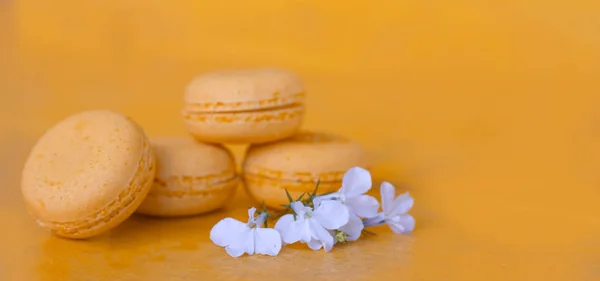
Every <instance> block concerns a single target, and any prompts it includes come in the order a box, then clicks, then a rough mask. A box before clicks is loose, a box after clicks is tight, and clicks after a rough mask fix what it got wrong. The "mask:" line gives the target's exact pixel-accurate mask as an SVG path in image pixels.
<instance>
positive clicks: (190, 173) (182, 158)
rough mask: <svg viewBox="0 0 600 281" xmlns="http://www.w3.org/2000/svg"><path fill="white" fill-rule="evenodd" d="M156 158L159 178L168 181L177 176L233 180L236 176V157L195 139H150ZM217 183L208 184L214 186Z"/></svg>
mask: <svg viewBox="0 0 600 281" xmlns="http://www.w3.org/2000/svg"><path fill="white" fill-rule="evenodd" d="M150 143H151V144H152V149H153V150H154V154H155V155H156V161H157V166H158V168H157V171H156V179H157V180H161V181H166V180H168V179H170V178H171V177H173V176H176V177H182V178H183V179H184V180H186V181H187V180H189V178H204V179H207V180H208V179H211V177H212V179H213V180H214V181H215V182H222V181H226V180H230V179H231V178H233V177H235V175H236V173H237V172H236V167H235V160H234V157H233V154H232V153H231V152H230V151H229V150H228V149H227V148H225V147H224V146H223V145H220V144H209V143H201V142H198V141H196V140H195V139H193V138H191V137H153V138H151V139H150ZM215 182H207V184H212V183H215Z"/></svg>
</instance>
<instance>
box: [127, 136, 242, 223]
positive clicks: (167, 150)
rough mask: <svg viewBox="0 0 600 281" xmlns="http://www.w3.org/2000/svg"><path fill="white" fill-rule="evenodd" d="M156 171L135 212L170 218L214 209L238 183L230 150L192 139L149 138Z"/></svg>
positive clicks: (232, 193) (232, 192)
mask: <svg viewBox="0 0 600 281" xmlns="http://www.w3.org/2000/svg"><path fill="white" fill-rule="evenodd" d="M150 142H151V143H152V147H153V149H154V152H155V154H156V163H157V164H156V165H157V172H156V178H155V179H154V185H153V187H152V189H151V190H150V193H149V194H148V196H147V197H146V199H145V201H144V202H143V203H142V205H140V207H139V208H138V210H137V213H140V214H145V215H152V216H162V217H172V216H185V215H195V214H201V213H205V212H209V211H212V210H215V209H218V208H220V207H222V206H223V205H225V204H226V203H227V202H228V201H229V200H230V199H231V198H232V197H233V195H234V194H235V190H236V188H237V186H238V184H239V182H240V181H239V177H238V175H237V171H236V166H235V160H234V158H233V155H232V154H231V152H230V151H229V150H228V149H227V148H225V147H223V146H222V145H217V144H206V143H201V142H197V141H196V140H194V139H192V138H178V137H165V138H152V139H151V140H150Z"/></svg>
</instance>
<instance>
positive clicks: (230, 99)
mask: <svg viewBox="0 0 600 281" xmlns="http://www.w3.org/2000/svg"><path fill="white" fill-rule="evenodd" d="M304 92H305V91H304V85H303V83H302V81H301V79H300V78H299V77H298V75H296V74H295V73H293V72H291V71H288V70H284V69H277V68H259V69H230V70H222V71H214V72H210V73H205V74H202V75H199V76H197V77H195V78H194V79H193V80H192V81H191V82H190V83H189V84H188V85H187V86H186V89H185V96H184V101H185V103H186V107H185V111H186V112H231V111H251V110H257V109H266V108H275V107H281V106H285V105H290V104H299V103H300V104H301V103H303V101H304Z"/></svg>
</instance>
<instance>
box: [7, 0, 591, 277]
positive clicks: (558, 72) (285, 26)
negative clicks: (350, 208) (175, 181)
mask: <svg viewBox="0 0 600 281" xmlns="http://www.w3.org/2000/svg"><path fill="white" fill-rule="evenodd" d="M599 3H600V2H598V1H592V0H589V1H583V0H581V1H566V0H563V1H537V0H535V1H475V0H456V1H444V0H431V1H408V0H398V1H277V0H264V1H233V0H232V1H201V0H185V1H184V0H182V1H156V0H148V1H138V0H128V1H65V0H59V1H41V0H40V1H32V0H29V1H9V0H0V95H1V100H0V129H1V131H0V132H1V139H0V146H1V150H0V151H1V154H0V155H1V159H0V164H1V165H0V169H1V170H0V175H1V177H2V178H1V182H2V183H3V185H2V186H0V203H1V204H0V218H1V219H2V221H3V223H4V224H5V228H4V230H3V231H4V232H3V233H2V234H1V236H0V238H2V239H1V240H0V249H2V250H0V280H79V279H82V278H83V279H88V280H102V279H105V278H113V280H114V278H116V279H119V278H122V279H123V280H131V278H132V279H135V278H136V277H137V278H139V279H140V280H152V279H153V278H156V279H157V280H161V279H162V280H165V279H168V280H178V279H177V278H181V279H182V280H183V279H184V278H189V277H193V276H202V277H205V278H207V276H212V277H214V278H218V279H219V280H221V278H222V279H232V280H233V279H235V280H252V279H253V277H260V278H262V280H269V278H272V277H273V275H269V274H274V275H281V276H283V277H281V279H280V280H295V279H297V278H299V277H300V276H311V277H312V276H315V277H317V278H327V280H342V279H345V278H348V277H353V278H355V279H353V280H363V279H370V278H372V279H373V280H375V278H379V279H381V280H387V279H390V280H392V279H393V278H404V279H403V280H507V279H510V280H598V279H600V219H599V215H600V204H598V202H600V173H599V172H600V4H599ZM255 66H278V67H284V68H289V69H292V70H294V71H296V72H298V73H299V74H300V75H302V77H304V79H305V81H306V85H307V88H308V95H309V101H308V110H309V112H308V116H307V118H306V122H305V127H306V128H310V129H317V130H327V131H331V132H335V133H340V134H344V135H347V136H349V137H352V138H355V139H358V140H359V141H361V142H363V143H364V144H365V146H366V147H367V149H368V150H369V152H370V153H371V154H372V155H373V157H374V159H375V160H376V161H378V166H377V167H376V169H375V170H374V173H375V176H376V178H377V179H378V180H381V179H386V180H390V181H392V182H394V183H396V184H397V185H398V186H399V191H404V190H410V191H411V192H412V193H413V195H414V196H415V198H416V207H415V209H414V212H413V215H414V216H415V217H416V218H417V229H416V230H415V233H413V234H412V235H408V236H394V235H392V234H391V233H389V231H386V230H385V229H378V232H380V233H381V234H380V235H379V236H378V237H375V238H367V239H365V240H363V241H360V242H357V243H356V244H354V245H347V246H345V247H341V248H339V249H338V250H336V251H334V252H333V253H330V254H328V255H325V254H323V253H321V252H318V253H313V252H310V251H306V250H303V248H302V247H300V248H299V249H294V250H291V249H284V251H282V255H281V256H280V257H278V258H276V259H266V258H260V257H253V258H251V259H243V260H232V259H229V258H228V257H226V256H225V253H224V251H222V250H221V249H218V248H217V249H215V248H216V247H213V245H211V244H210V243H209V242H208V239H207V237H206V236H207V234H208V229H209V227H210V226H211V225H212V224H214V223H215V222H216V221H217V220H218V219H219V218H221V217H223V216H225V215H234V216H239V217H238V218H240V219H243V214H244V208H246V206H247V205H248V204H251V203H249V202H247V201H244V200H246V199H244V195H243V194H242V195H240V198H238V199H237V200H242V201H239V202H245V203H241V205H236V204H231V206H229V207H228V209H226V210H225V211H223V212H221V213H215V214H211V215H208V216H202V217H197V218H190V219H184V220H175V221H157V220H151V219H148V218H141V217H135V218H133V219H132V220H130V221H129V222H128V223H126V224H125V225H124V226H122V227H120V228H119V229H118V230H116V231H115V232H114V233H112V234H110V235H108V236H107V237H104V238H100V239H98V240H94V241H91V242H76V243H75V242H72V241H65V240H61V239H57V238H54V237H51V236H49V235H48V234H46V233H44V232H42V231H40V230H39V229H38V228H37V227H36V226H35V224H34V222H33V220H32V219H31V218H30V217H28V216H27V215H26V213H25V210H24V207H23V206H22V202H21V201H20V197H19V190H18V177H19V172H20V169H21V166H22V163H23V160H24V158H25V156H26V153H27V150H28V149H29V147H30V146H31V145H32V144H33V142H34V141H35V138H36V137H38V136H39V135H40V134H41V133H42V132H43V130H45V129H46V128H47V127H49V126H50V125H52V124H53V123H55V122H57V121H58V120H60V119H61V118H64V117H66V116H67V115H70V114H72V113H75V112H78V111H81V110H85V109H92V108H109V109H114V110H118V111H122V112H124V113H126V114H128V115H129V116H131V117H132V118H133V119H135V120H136V121H138V122H139V123H140V124H141V125H142V126H144V128H145V129H146V131H147V133H148V134H149V135H151V136H154V135H168V134H170V135H185V131H184V130H183V126H182V122H181V121H180V117H179V109H180V106H181V97H182V90H183V87H184V86H185V84H186V83H187V82H188V81H189V80H190V79H191V78H192V77H193V76H194V75H196V74H197V73H200V72H203V71H208V70H213V69H220V68H227V67H255ZM233 149H235V151H236V153H238V156H239V155H240V152H241V151H242V150H243V147H233ZM400 184H403V185H402V186H401V185H400ZM400 186H401V187H400ZM376 188H378V185H377V186H376ZM236 207H237V208H236ZM198 243H199V244H198ZM198 245H200V246H198ZM86 274H91V277H90V276H87V278H86ZM69 278H72V279H69ZM90 278H91V279H90ZM265 278H266V279H265ZM196 279H198V278H196ZM119 280H120V279H119Z"/></svg>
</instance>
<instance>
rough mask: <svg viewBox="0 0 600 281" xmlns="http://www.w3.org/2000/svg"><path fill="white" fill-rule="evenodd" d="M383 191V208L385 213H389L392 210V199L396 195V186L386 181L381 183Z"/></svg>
mask: <svg viewBox="0 0 600 281" xmlns="http://www.w3.org/2000/svg"><path fill="white" fill-rule="evenodd" d="M380 193H381V208H382V209H383V212H384V213H386V214H387V213H389V212H391V210H392V201H393V200H394V195H395V194H396V188H394V186H393V185H392V184H391V183H389V182H387V181H384V182H382V183H381V187H380Z"/></svg>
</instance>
